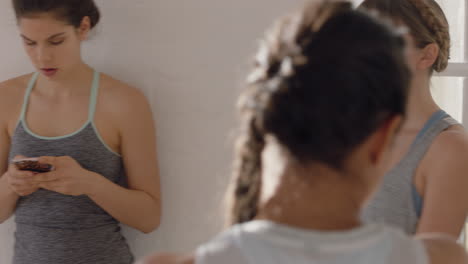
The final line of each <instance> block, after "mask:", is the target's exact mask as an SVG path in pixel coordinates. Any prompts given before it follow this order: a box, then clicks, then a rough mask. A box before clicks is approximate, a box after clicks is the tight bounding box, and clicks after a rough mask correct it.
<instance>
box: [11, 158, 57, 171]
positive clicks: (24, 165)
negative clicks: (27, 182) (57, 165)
mask: <svg viewBox="0 0 468 264" xmlns="http://www.w3.org/2000/svg"><path fill="white" fill-rule="evenodd" d="M14 164H15V165H16V167H17V168H18V170H27V171H33V172H39V173H40V172H49V171H51V170H52V166H51V165H49V164H40V163H39V162H37V161H33V160H22V161H15V162H14Z"/></svg>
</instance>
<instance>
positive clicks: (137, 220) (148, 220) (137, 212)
mask: <svg viewBox="0 0 468 264" xmlns="http://www.w3.org/2000/svg"><path fill="white" fill-rule="evenodd" d="M94 176H95V177H94V178H95V179H96V180H95V181H94V182H93V184H92V187H90V191H89V193H87V195H88V196H89V197H90V198H91V199H92V200H93V201H94V202H95V203H96V204H97V205H99V206H100V207H101V208H103V209H104V210H105V211H106V212H108V213H109V214H110V215H112V216H113V217H114V218H115V219H117V220H119V221H120V222H122V223H124V224H126V225H129V226H131V227H134V228H136V229H138V230H140V231H142V232H144V233H149V232H151V231H153V230H154V229H155V228H157V227H158V226H159V223H160V216H161V205H160V201H159V199H158V198H156V197H151V195H149V194H148V193H146V192H144V191H140V190H129V189H126V188H123V187H121V186H119V185H117V184H115V183H113V182H111V181H109V180H107V179H106V178H104V177H102V176H101V175H99V174H94Z"/></svg>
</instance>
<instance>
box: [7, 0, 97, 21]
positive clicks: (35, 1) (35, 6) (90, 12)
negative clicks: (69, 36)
mask: <svg viewBox="0 0 468 264" xmlns="http://www.w3.org/2000/svg"><path fill="white" fill-rule="evenodd" d="M12 3H13V8H14V10H15V14H16V18H17V19H18V20H19V19H21V18H23V17H31V16H35V15H38V14H42V13H52V14H53V15H55V16H56V17H57V18H58V19H60V20H63V21H65V22H66V23H67V24H70V25H72V26H74V27H75V28H78V27H79V26H80V24H81V21H82V20H83V18H84V17H86V16H87V17H89V18H90V22H91V28H93V27H95V26H96V25H97V24H98V22H99V19H100V12H99V9H98V8H97V6H96V4H95V3H94V0H12Z"/></svg>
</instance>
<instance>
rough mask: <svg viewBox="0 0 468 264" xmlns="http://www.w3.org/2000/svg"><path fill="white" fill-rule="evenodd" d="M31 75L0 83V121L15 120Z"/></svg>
mask: <svg viewBox="0 0 468 264" xmlns="http://www.w3.org/2000/svg"><path fill="white" fill-rule="evenodd" d="M31 76H32V74H26V75H22V76H19V77H16V78H12V79H9V80H6V81H3V82H0V119H1V120H3V121H5V120H8V119H11V118H15V117H14V116H15V114H19V113H17V112H19V110H20V109H21V106H22V105H23V98H24V93H25V91H26V88H27V86H28V83H29V80H30V79H31Z"/></svg>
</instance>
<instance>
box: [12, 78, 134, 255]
mask: <svg viewBox="0 0 468 264" xmlns="http://www.w3.org/2000/svg"><path fill="white" fill-rule="evenodd" d="M37 77H38V74H37V73H36V74H34V75H33V77H32V79H31V81H30V83H29V87H28V88H27V90H26V93H25V97H24V104H23V109H22V111H21V117H20V120H19V123H18V125H17V127H16V130H15V132H14V135H13V139H12V143H11V150H10V153H9V158H10V160H11V159H12V158H13V157H14V156H15V155H24V156H27V157H39V156H71V157H73V158H74V159H75V160H77V161H78V162H79V164H80V165H81V166H82V167H83V168H85V169H87V170H90V171H94V172H96V173H99V174H100V175H102V176H104V177H106V178H107V179H109V180H111V181H112V182H115V183H118V184H120V185H124V183H125V171H124V167H123V162H122V158H121V156H120V155H119V154H117V153H115V152H113V151H112V150H111V149H110V148H109V147H108V146H107V145H106V144H105V143H104V141H103V140H102V139H101V137H100V135H99V133H98V131H97V129H96V127H95V125H94V122H93V119H94V112H95V109H96V101H97V95H98V88H99V77H100V75H99V73H98V72H95V74H94V80H93V84H92V90H91V97H90V105H89V110H88V111H89V112H88V120H87V122H86V123H85V124H84V125H83V126H82V127H81V128H80V129H79V130H78V131H76V132H74V133H71V134H69V135H66V136H61V137H43V136H39V135H36V134H35V133H34V132H32V131H31V130H30V129H29V128H28V125H27V123H26V118H25V116H26V113H27V105H28V99H29V95H30V94H31V91H32V89H33V88H34V86H35V82H36V79H37ZM15 214H16V217H15V222H16V232H15V246H14V249H15V253H14V259H13V263H14V264H79V263H83V264H84V263H86V264H90V263H93V264H129V263H132V262H133V256H132V254H131V252H130V250H129V247H128V245H127V243H126V241H125V238H124V237H123V236H122V234H121V232H120V227H119V222H118V221H117V220H116V219H114V218H113V217H112V216H111V215H109V214H108V213H107V212H106V211H104V210H103V209H102V208H100V207H99V206H98V205H97V204H96V203H94V202H93V201H92V200H91V199H90V198H88V197H87V196H85V195H81V196H77V197H74V196H68V195H62V194H59V193H56V192H52V191H48V190H44V189H39V190H38V191H36V192H35V193H33V194H31V195H28V196H25V197H21V198H20V199H19V201H18V203H17V207H16V212H15Z"/></svg>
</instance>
